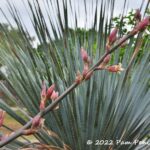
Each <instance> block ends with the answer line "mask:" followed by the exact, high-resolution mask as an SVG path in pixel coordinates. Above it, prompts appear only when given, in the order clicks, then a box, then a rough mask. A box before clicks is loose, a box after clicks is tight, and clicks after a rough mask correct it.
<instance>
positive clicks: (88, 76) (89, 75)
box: [85, 71, 93, 80]
mask: <svg viewBox="0 0 150 150" xmlns="http://www.w3.org/2000/svg"><path fill="white" fill-rule="evenodd" d="M92 75H93V71H90V72H88V73H87V74H86V76H85V80H88V79H90V78H91V76H92Z"/></svg>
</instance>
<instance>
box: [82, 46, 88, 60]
mask: <svg viewBox="0 0 150 150" xmlns="http://www.w3.org/2000/svg"><path fill="white" fill-rule="evenodd" d="M81 57H82V60H83V61H84V62H88V54H87V51H86V50H85V49H84V48H82V47H81Z"/></svg>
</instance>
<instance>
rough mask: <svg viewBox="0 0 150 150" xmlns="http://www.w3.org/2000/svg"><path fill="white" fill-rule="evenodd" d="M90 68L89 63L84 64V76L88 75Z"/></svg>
mask: <svg viewBox="0 0 150 150" xmlns="http://www.w3.org/2000/svg"><path fill="white" fill-rule="evenodd" d="M88 70H89V65H88V64H84V68H83V72H82V75H83V77H85V76H86V74H87V72H88Z"/></svg>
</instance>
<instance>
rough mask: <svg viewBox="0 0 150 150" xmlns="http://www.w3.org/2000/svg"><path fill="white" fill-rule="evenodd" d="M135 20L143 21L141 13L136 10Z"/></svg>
mask: <svg viewBox="0 0 150 150" xmlns="http://www.w3.org/2000/svg"><path fill="white" fill-rule="evenodd" d="M134 17H135V19H136V20H138V21H140V20H141V12H140V10H139V9H136V12H135V15H134Z"/></svg>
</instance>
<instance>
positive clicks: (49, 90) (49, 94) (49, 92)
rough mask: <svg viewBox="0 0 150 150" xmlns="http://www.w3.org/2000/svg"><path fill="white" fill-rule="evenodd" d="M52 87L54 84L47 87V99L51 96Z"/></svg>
mask: <svg viewBox="0 0 150 150" xmlns="http://www.w3.org/2000/svg"><path fill="white" fill-rule="evenodd" d="M54 89H55V84H53V85H51V86H50V87H49V88H48V90H47V95H46V97H47V99H49V98H50V97H51V95H52V93H53V91H54Z"/></svg>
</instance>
